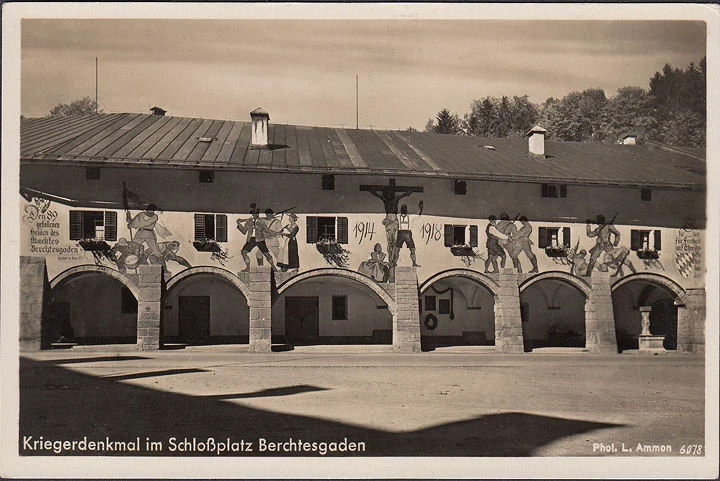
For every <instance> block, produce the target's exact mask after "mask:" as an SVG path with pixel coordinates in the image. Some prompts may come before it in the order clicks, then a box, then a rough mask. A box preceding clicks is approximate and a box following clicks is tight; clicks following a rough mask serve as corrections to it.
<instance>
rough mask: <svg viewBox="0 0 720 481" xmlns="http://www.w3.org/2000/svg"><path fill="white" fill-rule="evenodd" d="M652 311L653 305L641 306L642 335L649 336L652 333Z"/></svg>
mask: <svg viewBox="0 0 720 481" xmlns="http://www.w3.org/2000/svg"><path fill="white" fill-rule="evenodd" d="M651 312H652V306H640V316H641V317H642V320H641V321H640V326H641V331H640V335H641V336H649V335H650V313H651Z"/></svg>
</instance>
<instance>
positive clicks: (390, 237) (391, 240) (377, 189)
mask: <svg viewBox="0 0 720 481" xmlns="http://www.w3.org/2000/svg"><path fill="white" fill-rule="evenodd" d="M360 191H361V192H369V193H370V194H372V195H374V196H375V197H377V198H378V199H380V200H382V201H383V204H384V206H385V219H383V222H382V223H383V225H384V226H385V235H386V236H387V249H388V257H389V259H390V262H391V265H395V260H397V256H396V250H398V248H397V246H396V242H397V233H398V230H399V222H398V218H397V214H398V203H399V202H400V199H403V198H405V197H407V196H409V195H411V194H413V193H415V192H417V193H421V192H423V188H422V187H420V186H409V185H395V179H389V180H388V184H387V185H368V184H362V185H360ZM413 262H414V260H413Z"/></svg>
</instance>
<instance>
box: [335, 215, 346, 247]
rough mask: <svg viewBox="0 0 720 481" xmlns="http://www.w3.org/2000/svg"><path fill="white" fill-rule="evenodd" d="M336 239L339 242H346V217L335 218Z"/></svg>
mask: <svg viewBox="0 0 720 481" xmlns="http://www.w3.org/2000/svg"><path fill="white" fill-rule="evenodd" d="M337 241H338V243H340V244H347V243H348V218H347V217H338V218H337Z"/></svg>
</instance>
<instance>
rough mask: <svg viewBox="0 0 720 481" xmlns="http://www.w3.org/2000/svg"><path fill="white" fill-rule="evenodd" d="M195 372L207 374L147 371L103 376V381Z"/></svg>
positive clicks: (184, 370)
mask: <svg viewBox="0 0 720 481" xmlns="http://www.w3.org/2000/svg"><path fill="white" fill-rule="evenodd" d="M197 372H207V370H206V369H197V368H188V369H165V370H163V371H147V372H135V373H132V374H120V375H117V376H105V379H112V380H113V381H126V380H128V379H142V378H146V377H160V376H174V375H176V374H193V373H197Z"/></svg>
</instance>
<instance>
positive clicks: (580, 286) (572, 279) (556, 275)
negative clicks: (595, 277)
mask: <svg viewBox="0 0 720 481" xmlns="http://www.w3.org/2000/svg"><path fill="white" fill-rule="evenodd" d="M544 279H555V280H559V281H563V282H565V283H567V284H570V285H571V286H573V287H575V288H576V289H577V290H579V291H580V292H582V293H583V295H584V296H585V299H587V298H589V297H590V285H589V284H588V282H587V281H586V280H584V279H581V278H579V277H577V276H574V275H572V274H568V273H567V272H562V271H548V272H543V273H541V274H538V275H536V276H533V277H530V278H529V279H526V280H525V281H523V282H522V283H521V284H520V286H519V288H520V292H522V291H524V290H525V289H527V288H528V287H530V286H531V285H533V284H535V283H536V282H538V281H542V280H544Z"/></svg>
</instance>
